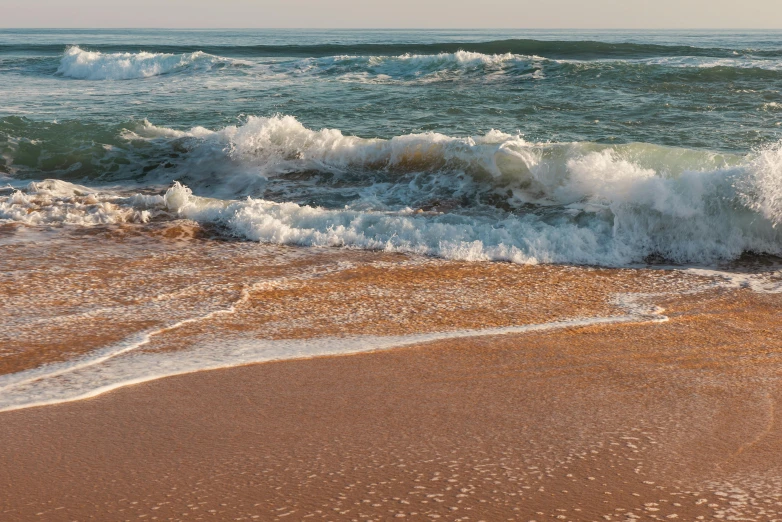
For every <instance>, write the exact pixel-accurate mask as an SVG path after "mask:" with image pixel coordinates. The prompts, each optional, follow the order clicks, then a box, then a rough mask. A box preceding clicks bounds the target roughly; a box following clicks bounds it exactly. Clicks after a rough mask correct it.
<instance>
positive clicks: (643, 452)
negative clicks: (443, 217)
mask: <svg viewBox="0 0 782 522" xmlns="http://www.w3.org/2000/svg"><path fill="white" fill-rule="evenodd" d="M6 232H7V235H8V236H9V237H10V238H11V242H9V243H7V244H4V245H3V252H2V256H0V263H2V264H3V266H1V267H0V268H2V270H0V297H2V299H1V300H0V312H2V316H3V317H4V318H5V319H4V321H5V322H6V328H5V329H4V330H3V331H2V332H0V341H1V342H0V374H3V373H10V372H16V371H20V370H24V369H27V368H34V367H36V366H39V365H41V364H43V363H46V362H55V361H58V360H63V359H66V358H68V357H72V356H73V355H78V354H80V353H88V352H90V351H91V350H93V349H95V347H98V346H105V345H106V344H107V343H110V342H115V341H116V339H120V338H124V337H127V335H128V334H129V333H133V332H136V331H139V330H143V329H147V328H159V327H161V326H162V325H165V324H169V323H170V322H171V321H179V320H182V319H189V318H193V317H195V318H199V317H206V318H205V319H199V320H197V321H195V322H190V323H187V328H173V329H170V330H166V331H165V332H163V333H161V334H159V335H156V336H155V337H154V338H153V340H152V341H151V342H150V343H149V344H148V345H145V346H144V347H142V348H141V350H144V351H160V352H168V351H172V350H187V349H188V347H191V346H193V345H194V344H195V343H198V342H199V340H200V339H203V338H206V337H207V336H211V338H218V339H230V338H231V335H234V334H237V335H238V334H241V335H245V336H247V335H249V336H254V337H257V338H278V339H279V338H308V337H310V336H313V335H334V334H346V333H369V334H373V335H387V334H394V335H398V334H400V333H420V332H432V331H443V330H454V329H463V328H484V327H493V326H511V325H522V324H534V323H541V322H547V321H553V320H561V319H568V318H573V317H609V316H616V315H621V314H626V313H627V310H623V309H621V308H620V307H618V306H617V305H616V302H615V298H616V296H617V295H625V296H627V295H635V296H636V297H637V298H638V299H639V300H640V301H639V302H646V303H647V304H648V303H653V304H656V305H659V306H662V307H664V308H665V314H666V315H667V316H668V317H670V321H669V322H667V323H664V324H654V323H643V322H639V323H635V324H615V325H607V326H591V327H585V328H570V329H565V330H554V331H548V332H538V333H529V334H525V335H505V336H494V337H480V338H471V339H456V340H448V341H439V342H433V343H429V344H427V345H421V346H416V347H410V348H398V349H393V350H390V351H385V352H374V353H365V354H360V355H351V356H341V357H323V358H316V359H309V360H290V361H281V362H275V363H267V364H257V365H251V366H244V367H239V368H233V369H228V370H217V371H209V372H200V373H194V374H189V375H183V376H178V377H170V378H166V379H160V380H157V381H152V382H148V383H145V384H140V385H136V386H129V387H126V388H122V389H119V390H116V391H113V392H111V393H107V394H104V395H102V396H99V397H97V398H94V399H90V400H83V401H77V402H71V403H66V404H60V405H56V406H47V407H37V408H29V409H24V410H17V411H10V412H5V413H0V522H5V521H16V520H47V521H49V520H52V521H60V520H62V521H72V520H99V521H113V520H138V519H150V520H253V519H255V520H310V519H312V520H357V521H363V520H391V519H416V520H433V519H443V520H464V521H478V520H485V521H497V520H523V521H530V520H536V521H538V522H541V521H543V520H571V521H593V520H598V521H604V520H609V521H627V520H652V519H657V520H677V519H678V520H713V519H724V520H782V472H780V470H781V469H782V436H781V435H782V423H780V422H778V415H777V412H778V411H782V410H780V399H782V388H780V380H779V379H780V375H781V374H782V316H781V314H780V310H781V309H782V295H780V294H758V293H754V292H752V291H750V290H746V289H742V290H726V289H720V288H719V287H715V286H714V285H713V281H712V280H710V279H709V278H707V277H696V276H692V275H687V274H682V273H681V272H674V271H658V270H602V269H593V268H574V267H545V266H543V267H522V266H516V265H510V264H502V263H490V264H489V263H480V264H475V263H459V262H446V261H442V260H435V259H426V258H418V257H411V256H402V255H392V254H384V253H378V252H350V251H343V250H315V249H291V248H281V247H262V246H259V245H252V244H247V243H238V242H237V243H218V242H216V241H213V240H209V241H207V240H203V239H200V238H199V237H198V233H197V232H198V231H197V230H196V231H194V230H193V229H191V228H188V226H187V225H186V224H175V225H173V226H172V225H166V226H164V227H160V228H155V226H151V227H148V228H147V229H146V230H145V231H144V232H143V233H139V232H138V230H137V229H133V228H132V227H131V228H121V227H119V228H110V229H97V228H96V229H92V232H91V233H90V234H81V235H79V234H71V235H70V236H69V235H68V234H59V235H58V236H57V238H55V239H56V240H51V241H29V240H17V237H16V236H15V235H14V234H16V232H14V231H10V232H8V231H6ZM161 237H162V238H164V240H160V238H161ZM150 238H152V239H150ZM7 239H8V238H5V239H4V240H7ZM22 239H24V238H22ZM85 252H87V253H88V254H89V255H85ZM52 267H55V268H54V269H53V268H52ZM229 307H232V308H231V312H230V313H221V314H217V315H209V314H210V313H211V312H214V311H216V310H217V311H219V310H226V309H228V308H229ZM3 336H4V337H3ZM226 342H228V341H226Z"/></svg>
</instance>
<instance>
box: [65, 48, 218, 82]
mask: <svg viewBox="0 0 782 522" xmlns="http://www.w3.org/2000/svg"><path fill="white" fill-rule="evenodd" d="M228 62H230V60H228V59H227V58H221V57H218V56H212V55H210V54H206V53H202V52H200V51H197V52H194V53H188V54H178V55H177V54H167V53H148V52H143V51H142V52H138V53H101V52H96V51H85V50H83V49H81V48H79V47H76V46H74V47H69V48H68V49H66V51H65V54H64V55H63V57H62V59H61V60H60V67H59V68H58V69H57V73H58V74H61V75H63V76H66V77H68V78H76V79H80V80H132V79H136V78H148V77H150V76H159V75H161V74H169V73H172V72H177V71H183V70H187V69H190V70H208V69H210V68H212V67H213V66H215V65H218V64H220V63H228Z"/></svg>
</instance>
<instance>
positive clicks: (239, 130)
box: [0, 30, 782, 266]
mask: <svg viewBox="0 0 782 522" xmlns="http://www.w3.org/2000/svg"><path fill="white" fill-rule="evenodd" d="M0 91H1V92H2V93H3V94H2V103H1V104H0V150H2V160H0V174H2V176H3V178H2V183H3V184H4V185H5V186H6V188H5V189H4V192H3V193H2V196H0V198H1V199H0V219H1V220H2V221H3V222H24V223H29V224H35V225H55V224H69V225H72V226H89V225H91V224H96V223H102V224H107V223H115V222H121V221H128V220H136V221H146V220H154V219H165V217H166V216H171V215H177V216H186V217H188V218H190V219H193V220H195V221H197V222H199V223H210V224H214V225H216V226H219V227H220V228H222V229H223V230H224V232H225V234H227V235H231V236H235V237H239V238H243V239H249V240H252V241H261V242H273V243H287V244H297V245H308V246H345V247H352V248H367V249H384V250H394V251H403V252H415V253H422V254H429V255H435V256H442V257H445V258H451V259H465V260H486V261H489V260H508V261H513V262H517V263H576V264H596V265H604V266H625V265H628V264H633V263H644V262H647V261H649V260H651V259H659V260H665V261H669V262H673V263H698V264H703V263H715V262H720V261H727V260H731V259H736V258H737V257H739V256H740V255H741V254H742V253H743V252H754V253H758V254H772V255H779V254H781V253H782V229H781V228H780V227H778V226H777V225H779V224H780V222H782V146H781V145H780V138H781V137H782V127H780V125H782V33H779V32H744V33H727V32H726V33H720V32H692V33H680V32H572V31H556V32H551V31H549V32H542V31H282V30H280V31H157V30H156V31H151V30H143V31H142V30H138V31H88V30H84V31H76V30H68V31H64V30H63V31H60V30H36V31H31V30H3V31H1V32H0ZM87 193H89V194H92V196H91V197H93V198H96V199H97V201H98V202H97V203H91V204H90V203H86V202H85V201H86V200H84V199H83V198H84V197H85V195H86V194H87ZM136 194H140V196H136ZM41 195H46V196H47V197H49V198H50V201H51V204H46V205H38V204H37V203H35V202H34V200H35V198H36V197H38V196H41ZM90 201H91V200H90ZM106 201H110V202H112V203H113V204H114V206H113V207H112V210H111V211H108V210H105V209H103V208H102V207H101V205H100V203H101V202H106Z"/></svg>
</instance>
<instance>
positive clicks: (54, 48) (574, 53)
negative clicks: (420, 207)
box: [0, 39, 782, 59]
mask: <svg viewBox="0 0 782 522" xmlns="http://www.w3.org/2000/svg"><path fill="white" fill-rule="evenodd" d="M90 47H91V48H92V49H94V50H95V51H98V52H102V53H128V52H130V53H139V52H151V53H165V54H189V53H194V52H198V51H202V52H204V53H208V54H212V55H218V56H232V57H236V56H309V57H323V56H339V55H366V56H372V55H385V56H398V55H403V54H440V53H456V52H458V51H468V52H474V53H482V54H489V55H494V54H498V55H501V54H506V53H510V54H521V55H530V56H532V55H538V56H546V57H548V58H572V59H600V58H626V59H629V58H650V57H655V56H711V57H718V58H720V57H724V58H735V57H737V56H756V57H766V58H774V57H782V48H780V49H762V50H758V49H730V48H722V47H696V46H688V45H658V44H639V43H628V42H625V43H609V42H598V41H565V40H533V39H511V40H495V41H490V42H443V43H429V44H417V43H394V44H382V43H373V44H318V45H240V46H234V45H210V46H181V45H154V46H140V45H135V46H134V45H125V44H122V45H120V44H94V45H93V44H91V45H90ZM61 51H62V46H61V45H55V44H2V45H0V53H4V52H41V53H59V52H61Z"/></svg>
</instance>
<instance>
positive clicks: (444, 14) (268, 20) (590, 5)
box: [0, 0, 782, 28]
mask: <svg viewBox="0 0 782 522" xmlns="http://www.w3.org/2000/svg"><path fill="white" fill-rule="evenodd" d="M0 27H96V28H98V27H193V28H195V27H214V28H217V27H247V28H251V27H309V28H316V27H317V28H321V27H323V28H325V27H328V28H332V27H385V28H387V27H400V28H414V27H429V28H431V27H443V28H453V27H459V28H472V27H474V28H483V27H495V28H557V27H561V28H572V27H578V28H782V0H741V1H737V0H470V1H466V0H383V1H377V0H0Z"/></svg>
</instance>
